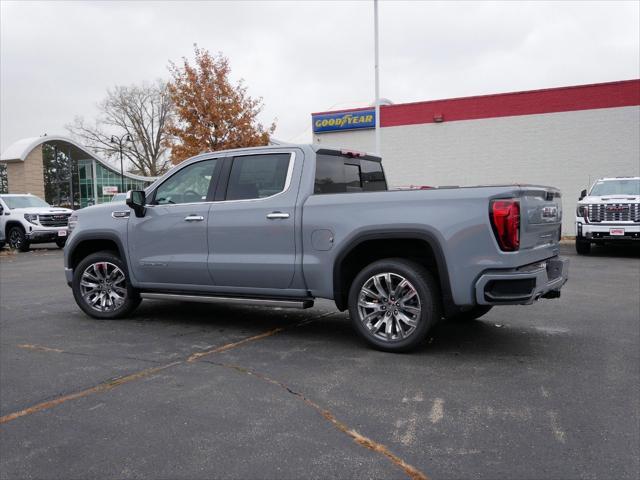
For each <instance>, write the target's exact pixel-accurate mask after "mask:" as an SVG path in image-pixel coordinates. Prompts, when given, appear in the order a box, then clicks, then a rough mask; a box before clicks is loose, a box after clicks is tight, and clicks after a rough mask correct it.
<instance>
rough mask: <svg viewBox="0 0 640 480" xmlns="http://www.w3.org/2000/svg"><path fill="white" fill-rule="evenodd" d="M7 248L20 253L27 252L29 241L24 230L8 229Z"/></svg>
mask: <svg viewBox="0 0 640 480" xmlns="http://www.w3.org/2000/svg"><path fill="white" fill-rule="evenodd" d="M8 237H9V246H10V247H11V248H15V249H16V250H19V251H21V252H28V251H29V241H28V240H27V236H26V235H25V233H24V229H23V228H22V227H19V226H17V225H16V226H15V227H11V228H10V229H9V235H8Z"/></svg>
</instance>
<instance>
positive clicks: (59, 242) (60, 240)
mask: <svg viewBox="0 0 640 480" xmlns="http://www.w3.org/2000/svg"><path fill="white" fill-rule="evenodd" d="M66 243H67V237H60V238H56V245H57V246H58V248H64V246H65V244H66Z"/></svg>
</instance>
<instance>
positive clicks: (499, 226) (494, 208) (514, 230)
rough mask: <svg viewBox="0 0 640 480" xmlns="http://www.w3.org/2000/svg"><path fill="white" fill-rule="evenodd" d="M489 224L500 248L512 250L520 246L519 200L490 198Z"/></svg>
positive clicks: (507, 250) (506, 250)
mask: <svg viewBox="0 0 640 480" xmlns="http://www.w3.org/2000/svg"><path fill="white" fill-rule="evenodd" d="M489 216H490V217H491V226H492V227H493V233H495V235H496V240H498V244H499V245H500V249H501V250H504V251H505V252H513V251H515V250H518V248H520V202H519V201H518V200H516V199H513V198H509V199H502V200H492V201H491V208H490V211H489Z"/></svg>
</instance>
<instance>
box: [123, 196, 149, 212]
mask: <svg viewBox="0 0 640 480" xmlns="http://www.w3.org/2000/svg"><path fill="white" fill-rule="evenodd" d="M146 204H147V197H146V195H145V193H144V190H129V191H128V192H127V205H128V206H129V208H130V209H132V210H133V211H134V212H135V214H136V217H144V213H145V211H146V208H144V206H145V205H146Z"/></svg>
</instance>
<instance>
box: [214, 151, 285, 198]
mask: <svg viewBox="0 0 640 480" xmlns="http://www.w3.org/2000/svg"><path fill="white" fill-rule="evenodd" d="M290 160H291V154H290V153H276V154H264V155H246V156H242V157H235V158H234V159H233V165H232V166H231V174H230V175H229V184H228V186H227V196H226V200H250V199H255V198H266V197H271V196H272V195H276V194H278V193H280V192H282V191H283V190H284V187H285V184H286V181H287V172H288V170H289V161H290Z"/></svg>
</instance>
